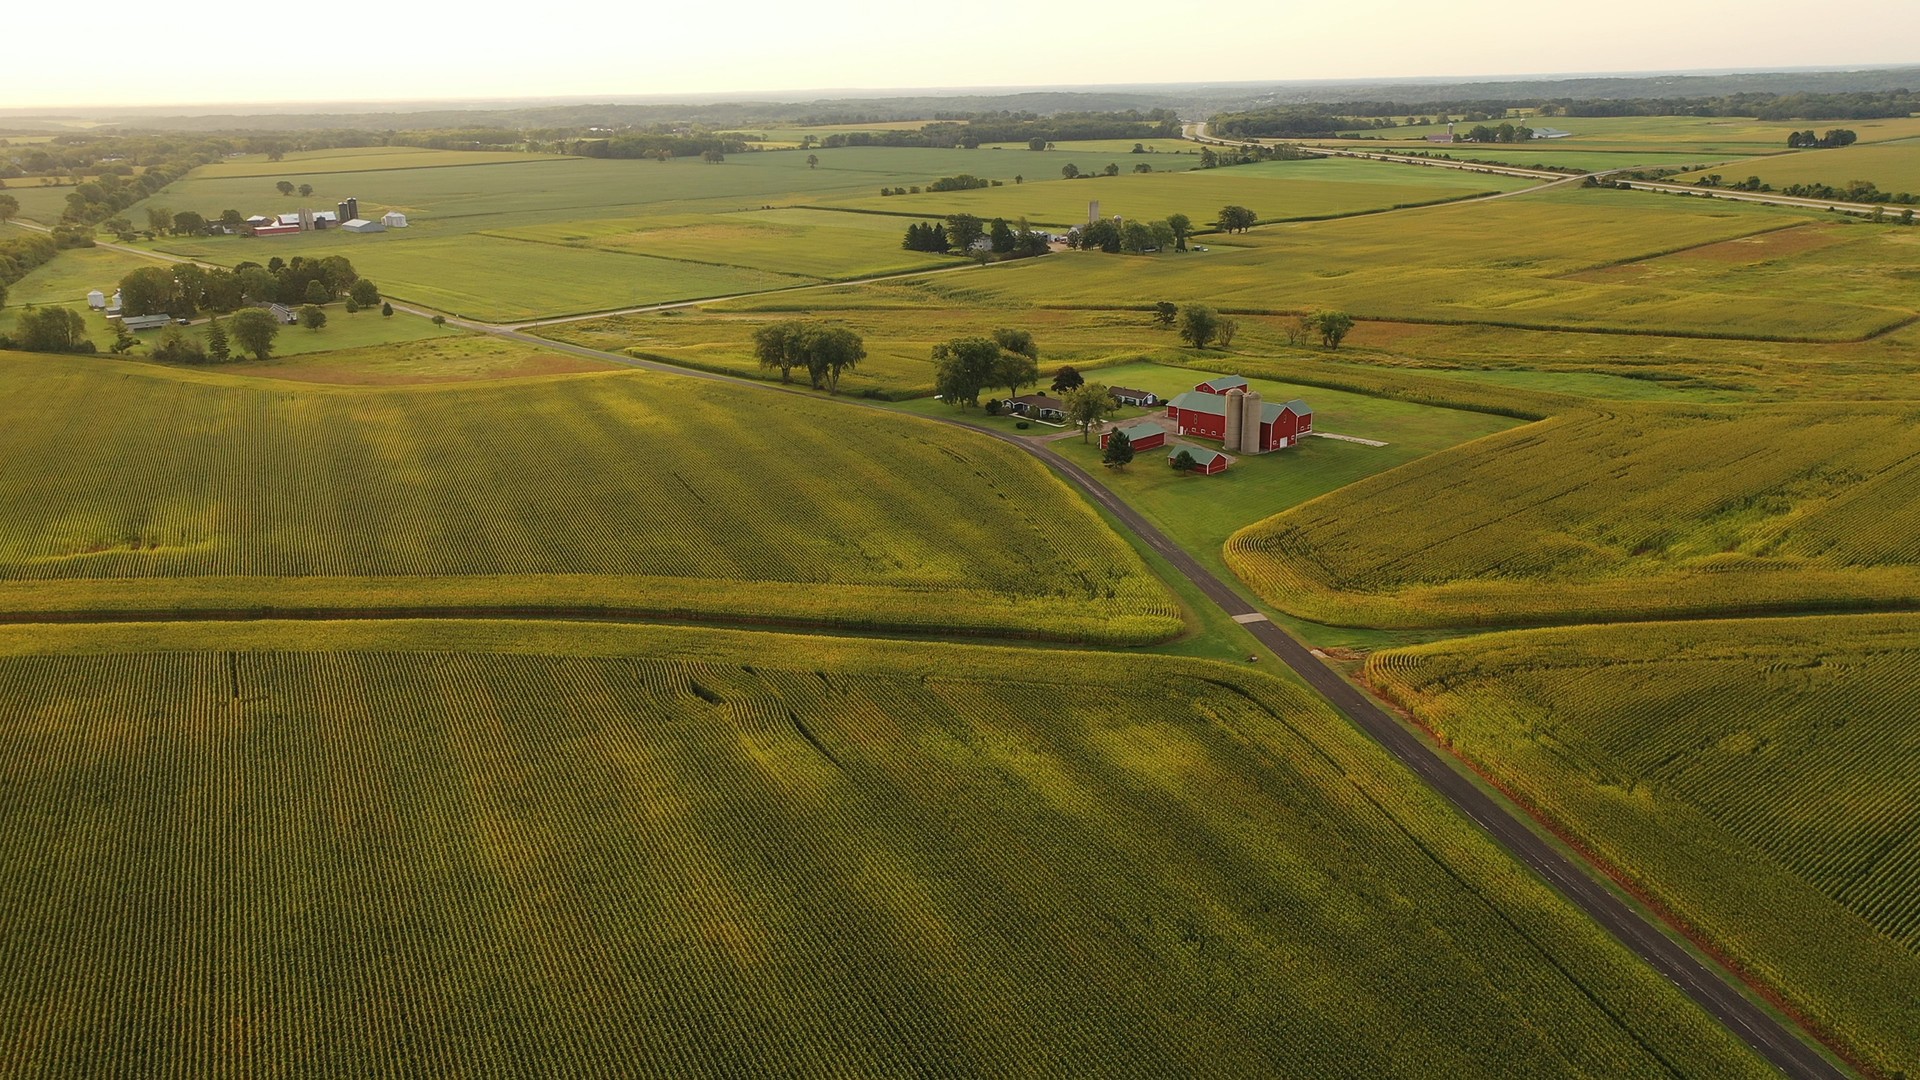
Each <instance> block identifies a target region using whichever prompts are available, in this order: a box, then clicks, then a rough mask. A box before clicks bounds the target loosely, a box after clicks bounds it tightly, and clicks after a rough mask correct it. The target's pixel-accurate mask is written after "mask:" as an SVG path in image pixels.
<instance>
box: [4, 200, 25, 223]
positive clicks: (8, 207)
mask: <svg viewBox="0 0 1920 1080" xmlns="http://www.w3.org/2000/svg"><path fill="white" fill-rule="evenodd" d="M19 213H20V200H19V199H16V198H14V197H13V196H11V195H0V223H5V222H8V221H12V220H13V219H14V217H15V216H17V215H18V214H19Z"/></svg>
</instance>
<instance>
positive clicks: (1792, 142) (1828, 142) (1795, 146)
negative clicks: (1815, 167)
mask: <svg viewBox="0 0 1920 1080" xmlns="http://www.w3.org/2000/svg"><path fill="white" fill-rule="evenodd" d="M1859 138H1860V136H1858V135H1856V134H1854V133H1853V132H1851V131H1848V130H1847V129H1846V128H1834V129H1833V130H1831V131H1828V132H1827V133H1826V134H1824V135H1815V134H1814V133H1813V132H1812V131H1794V132H1789V133H1788V134H1787V149H1789V150H1826V149H1829V148H1831V147H1836V146H1852V145H1853V144H1854V142H1855V141H1857V140H1858V139H1859Z"/></svg>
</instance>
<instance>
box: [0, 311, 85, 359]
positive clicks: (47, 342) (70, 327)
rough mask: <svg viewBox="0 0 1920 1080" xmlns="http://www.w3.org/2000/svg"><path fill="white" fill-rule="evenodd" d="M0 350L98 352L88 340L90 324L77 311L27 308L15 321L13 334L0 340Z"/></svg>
mask: <svg viewBox="0 0 1920 1080" xmlns="http://www.w3.org/2000/svg"><path fill="white" fill-rule="evenodd" d="M0 349H22V350H25V351H26V352H48V353H90V352H98V351H99V350H98V349H97V348H96V347H95V345H94V344H93V342H92V341H91V340H89V339H88V338H87V321H86V320H85V319H84V318H82V317H81V316H80V313H79V312H77V311H72V310H69V309H67V308H63V307H33V306H32V305H29V306H27V307H26V308H24V309H22V310H21V312H20V317H19V318H18V319H17V320H15V322H14V326H13V334H12V336H10V337H0Z"/></svg>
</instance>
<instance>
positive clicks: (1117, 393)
mask: <svg viewBox="0 0 1920 1080" xmlns="http://www.w3.org/2000/svg"><path fill="white" fill-rule="evenodd" d="M1107 393H1109V394H1112V395H1113V396H1114V397H1117V398H1119V397H1130V398H1147V397H1152V396H1153V392H1152V391H1151V390H1136V389H1134V388H1133V387H1131V386H1109V387H1107Z"/></svg>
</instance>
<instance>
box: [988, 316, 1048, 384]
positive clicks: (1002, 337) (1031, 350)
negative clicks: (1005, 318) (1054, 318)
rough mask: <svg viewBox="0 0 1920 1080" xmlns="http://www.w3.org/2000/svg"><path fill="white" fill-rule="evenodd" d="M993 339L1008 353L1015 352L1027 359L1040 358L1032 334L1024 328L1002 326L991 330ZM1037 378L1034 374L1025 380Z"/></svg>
mask: <svg viewBox="0 0 1920 1080" xmlns="http://www.w3.org/2000/svg"><path fill="white" fill-rule="evenodd" d="M993 340H994V343H995V344H996V345H999V346H1000V347H1001V348H1003V349H1005V350H1007V351H1008V352H1010V353H1017V354H1019V355H1021V356H1024V357H1026V358H1027V359H1029V360H1038V359H1040V346H1038V345H1035V344H1034V343H1033V335H1032V334H1030V333H1028V332H1027V331H1025V330H1015V329H1012V328H1010V327H1005V326H1003V327H1001V328H1000V329H998V330H995V331H994V332H993ZM1038 378H1039V376H1037V375H1036V376H1034V378H1033V379H1029V380H1027V381H1028V382H1034V381H1037V380H1038Z"/></svg>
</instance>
